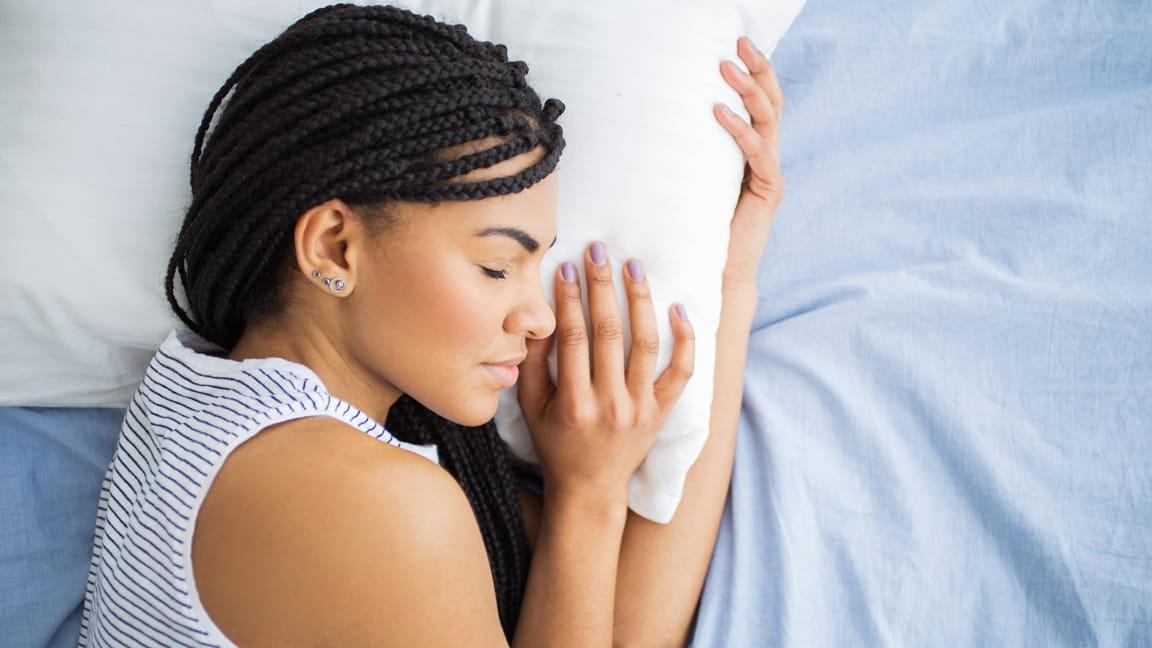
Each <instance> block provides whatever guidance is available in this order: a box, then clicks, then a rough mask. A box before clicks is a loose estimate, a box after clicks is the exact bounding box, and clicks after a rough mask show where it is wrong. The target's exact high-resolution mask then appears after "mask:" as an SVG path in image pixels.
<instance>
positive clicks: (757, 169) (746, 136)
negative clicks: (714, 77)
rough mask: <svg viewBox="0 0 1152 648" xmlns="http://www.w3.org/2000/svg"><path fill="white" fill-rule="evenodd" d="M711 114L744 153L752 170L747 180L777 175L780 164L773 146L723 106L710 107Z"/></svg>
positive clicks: (775, 148)
mask: <svg viewBox="0 0 1152 648" xmlns="http://www.w3.org/2000/svg"><path fill="white" fill-rule="evenodd" d="M712 112H713V114H714V115H715V116H716V121H718V122H720V125H721V126H723V127H724V129H725V130H727V131H728V133H729V134H730V135H732V138H733V139H735V140H736V144H737V145H738V146H739V147H740V150H741V151H742V152H743V153H744V158H745V159H746V160H747V161H748V166H749V167H750V168H751V169H752V174H751V175H750V176H749V179H751V178H753V177H755V176H757V175H758V176H760V177H761V178H769V177H773V176H775V175H777V171H776V169H777V168H778V167H779V165H780V163H779V160H778V157H779V156H778V155H777V153H776V151H777V150H778V148H777V147H776V145H775V144H772V145H771V147H770V146H769V143H768V142H767V140H765V139H764V138H763V137H761V136H760V134H759V133H757V132H756V130H755V129H754V128H752V127H751V126H749V125H748V122H746V121H744V120H743V119H742V118H741V117H740V116H739V115H737V114H736V113H733V112H731V111H730V110H729V109H728V107H727V106H725V105H724V104H717V105H715V106H713V107H712Z"/></svg>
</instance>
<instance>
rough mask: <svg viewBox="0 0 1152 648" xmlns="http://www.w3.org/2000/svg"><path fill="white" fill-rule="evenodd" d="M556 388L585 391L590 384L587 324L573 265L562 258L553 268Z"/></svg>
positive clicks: (578, 392) (576, 392) (574, 391)
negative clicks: (561, 261)
mask: <svg viewBox="0 0 1152 648" xmlns="http://www.w3.org/2000/svg"><path fill="white" fill-rule="evenodd" d="M555 281H556V331H555V333H553V336H554V337H555V338H556V387H557V388H558V389H560V390H561V391H565V392H569V393H572V394H583V393H586V392H587V391H588V389H589V387H590V385H591V379H590V377H589V376H590V371H589V367H588V326H587V324H585V323H584V304H583V302H582V301H581V300H580V275H579V273H578V272H577V270H576V264H574V263H572V262H570V261H565V262H564V263H561V264H560V267H559V268H557V269H556V279H555Z"/></svg>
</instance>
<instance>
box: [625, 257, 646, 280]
mask: <svg viewBox="0 0 1152 648" xmlns="http://www.w3.org/2000/svg"><path fill="white" fill-rule="evenodd" d="M624 265H625V266H627V268H628V276H629V277H632V281H644V268H642V267H640V261H639V259H628V263H626V264H624Z"/></svg>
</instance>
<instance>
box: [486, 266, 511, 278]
mask: <svg viewBox="0 0 1152 648" xmlns="http://www.w3.org/2000/svg"><path fill="white" fill-rule="evenodd" d="M480 269H481V270H483V271H484V274H486V275H488V276H489V277H492V278H493V279H507V278H508V273H507V272H506V271H504V270H493V269H491V268H485V267H484V266H480Z"/></svg>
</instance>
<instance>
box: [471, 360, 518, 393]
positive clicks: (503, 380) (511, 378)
mask: <svg viewBox="0 0 1152 648" xmlns="http://www.w3.org/2000/svg"><path fill="white" fill-rule="evenodd" d="M480 366H482V367H484V368H485V369H487V370H488V373H490V374H491V375H492V376H493V377H494V378H495V379H496V381H497V382H499V383H500V387H501V388H503V389H507V388H508V387H511V386H512V385H515V384H516V381H517V380H518V379H519V378H520V368H519V367H517V366H516V364H503V363H501V364H488V363H484V364H482V365H480Z"/></svg>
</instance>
